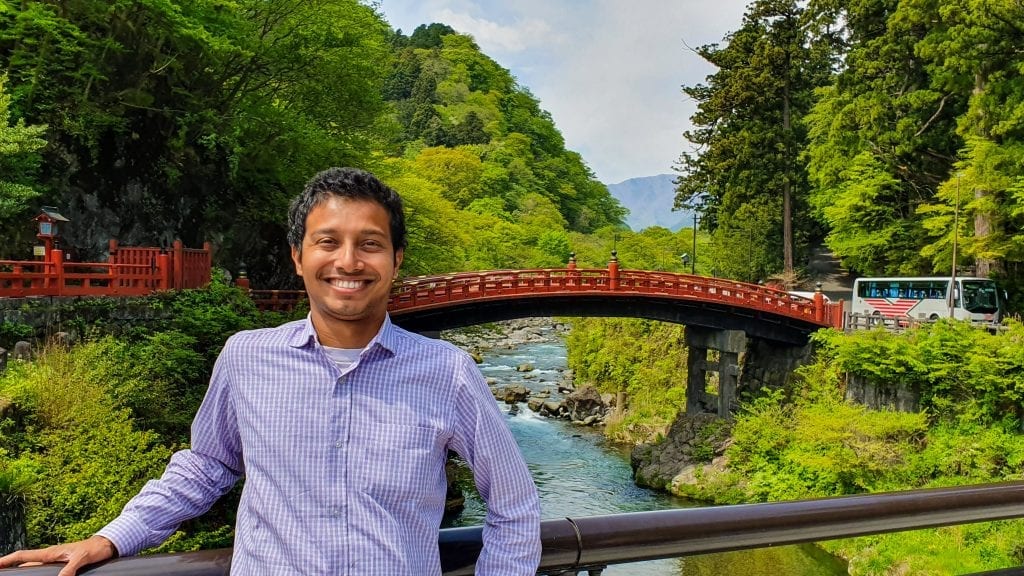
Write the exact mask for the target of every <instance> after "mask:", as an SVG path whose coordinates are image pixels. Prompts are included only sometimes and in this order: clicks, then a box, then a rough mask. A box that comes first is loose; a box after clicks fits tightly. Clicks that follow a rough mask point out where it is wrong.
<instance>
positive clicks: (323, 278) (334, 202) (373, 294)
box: [292, 196, 403, 348]
mask: <svg viewBox="0 0 1024 576" xmlns="http://www.w3.org/2000/svg"><path fill="white" fill-rule="evenodd" d="M402 255H403V254H402V251H401V250H398V251H397V252H396V251H395V250H394V246H393V245H392V243H391V228H390V219H389V217H388V211H387V210H386V209H385V208H384V207H383V206H381V205H380V204H377V203H376V202H373V201H369V200H353V199H348V198H339V197H337V196H332V197H331V198H330V199H328V200H326V201H325V202H323V203H321V204H320V205H318V206H316V207H315V208H313V209H312V210H311V211H310V212H309V216H307V217H306V235H305V236H304V237H303V238H302V251H301V252H299V251H297V250H296V249H295V248H294V247H293V248H292V260H293V261H294V262H295V272H296V273H297V274H298V275H299V276H302V280H303V282H304V283H305V285H306V293H307V294H308V295H309V307H310V311H311V313H312V316H313V325H314V326H315V327H316V329H317V332H318V333H319V335H320V338H321V341H322V342H323V343H324V344H327V345H333V346H339V347H345V348H347V347H357V346H362V345H365V343H366V342H361V343H353V342H333V343H332V340H336V339H337V338H342V339H347V335H352V334H360V335H366V338H365V339H366V341H369V338H372V337H373V335H374V334H376V331H377V330H378V329H379V328H380V325H381V323H382V322H383V321H384V316H385V314H386V311H387V304H388V296H389V295H390V293H391V283H392V281H393V280H394V279H395V277H396V276H397V275H398V267H399V266H400V265H401V263H402ZM325 332H326V333H325Z"/></svg>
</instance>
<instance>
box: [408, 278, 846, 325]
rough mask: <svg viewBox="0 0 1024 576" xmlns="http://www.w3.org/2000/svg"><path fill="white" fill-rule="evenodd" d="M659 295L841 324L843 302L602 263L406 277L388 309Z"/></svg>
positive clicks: (748, 285)
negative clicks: (568, 296) (549, 297)
mask: <svg viewBox="0 0 1024 576" xmlns="http://www.w3.org/2000/svg"><path fill="white" fill-rule="evenodd" d="M555 292H557V293H589V292H594V293H601V294H605V295H608V296H614V295H635V294H645V295H655V296H656V295H659V294H664V295H666V296H669V297H681V298H687V299H691V300H699V301H704V302H714V303H723V304H731V305H739V306H744V307H746V308H751V309H755V310H761V311H765V312H771V313H774V314H781V315H784V316H788V317H795V318H799V319H802V320H806V321H808V322H813V323H817V324H821V325H828V326H836V327H841V326H842V321H843V318H842V304H841V303H839V304H830V303H825V302H824V300H822V301H821V302H820V303H819V302H816V301H815V300H813V299H809V298H803V297H800V296H795V295H793V294H790V293H788V292H785V291H782V290H776V289H773V288H768V287H765V286H760V285H756V284H746V283H743V282H736V281H731V280H723V279H719V278H708V277H705V276H694V275H690V274H674V273H671V272H650V271H645V270H614V271H609V270H608V269H604V268H589V269H587V268H580V269H532V270H497V271H488V272H463V273H458V274H448V275H439V276H418V277H413V278H405V279H403V280H402V281H401V282H400V283H398V284H396V285H395V287H394V289H393V291H392V295H391V301H390V302H389V304H388V309H389V310H391V311H394V312H397V311H402V310H406V309H411V308H429V307H432V306H439V305H446V304H450V303H452V302H458V301H462V300H486V299H490V298H494V299H500V298H504V297H508V296H530V295H538V296H539V295H542V294H550V293H555Z"/></svg>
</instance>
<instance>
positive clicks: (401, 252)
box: [300, 248, 405, 280]
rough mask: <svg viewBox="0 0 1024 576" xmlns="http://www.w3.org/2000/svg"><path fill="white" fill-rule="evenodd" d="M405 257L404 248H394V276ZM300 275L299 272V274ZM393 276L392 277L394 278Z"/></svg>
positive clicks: (396, 275)
mask: <svg viewBox="0 0 1024 576" xmlns="http://www.w3.org/2000/svg"><path fill="white" fill-rule="evenodd" d="M404 257H405V249H404V248H399V249H398V250H395V278H398V269H399V268H401V267H402V258H404ZM300 275H301V274H300ZM395 278H392V280H394V279H395Z"/></svg>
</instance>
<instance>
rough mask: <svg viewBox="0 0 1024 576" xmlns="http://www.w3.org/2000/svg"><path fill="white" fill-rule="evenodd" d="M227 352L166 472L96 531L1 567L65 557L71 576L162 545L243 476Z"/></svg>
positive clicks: (66, 574)
mask: <svg viewBox="0 0 1024 576" xmlns="http://www.w3.org/2000/svg"><path fill="white" fill-rule="evenodd" d="M225 349H227V346H225ZM224 356H225V354H223V353H222V354H221V357H220V358H218V359H217V365H216V366H215V367H214V371H213V376H212V377H211V379H210V387H209V389H208V390H207V393H206V398H204V399H203V404H202V406H200V408H199V412H198V413H197V414H196V417H195V419H194V420H193V422H192V449H191V450H182V451H180V452H177V453H176V454H175V455H174V456H172V457H171V461H170V463H168V465H167V468H166V470H164V474H163V476H162V477H161V478H160V479H159V480H150V481H149V482H147V483H146V485H145V486H144V487H143V488H142V490H141V491H140V492H139V494H138V495H136V496H135V497H134V498H132V499H131V500H130V501H129V502H128V504H126V505H125V507H124V510H122V512H121V515H120V516H118V517H117V518H116V519H114V521H112V522H111V523H110V524H107V526H105V527H104V528H103V529H102V530H100V531H99V532H98V533H97V534H96V535H94V536H92V537H91V538H88V539H85V540H81V541H78V542H71V543H67V544H60V545H56V546H50V547H48V548H42V549H38V550H21V551H18V552H14V553H12V554H8V555H7V556H4V557H3V558H0V568H5V567H10V566H18V565H21V564H24V563H26V562H34V563H43V564H49V563H54V562H67V565H66V566H65V567H64V568H63V569H62V570H61V571H60V572H59V575H58V576H73V575H74V574H76V573H77V571H78V570H79V569H80V568H81V567H83V566H86V565H88V564H94V563H96V562H102V561H104V560H108V559H110V558H113V557H116V556H119V555H120V556H130V555H133V554H137V553H138V552H139V551H140V550H143V549H145V548H148V547H151V546H157V545H159V544H160V543H161V542H163V541H164V540H166V539H167V537H168V536H170V535H171V534H172V533H173V532H174V530H176V529H177V527H178V525H179V524H180V523H181V522H183V521H185V520H187V519H189V518H194V517H196V516H199V515H200V514H202V513H203V512H205V511H206V510H208V509H209V508H210V506H212V505H213V503H214V502H216V501H217V499H218V498H219V497H220V496H222V495H223V494H224V493H225V492H227V491H228V490H230V489H231V487H232V486H234V484H235V483H236V482H237V481H238V478H239V477H240V476H241V473H242V460H241V447H240V441H239V435H238V425H237V421H236V420H235V412H234V407H233V405H232V401H231V395H230V385H229V384H230V378H228V371H227V368H226V364H227V362H226V361H224Z"/></svg>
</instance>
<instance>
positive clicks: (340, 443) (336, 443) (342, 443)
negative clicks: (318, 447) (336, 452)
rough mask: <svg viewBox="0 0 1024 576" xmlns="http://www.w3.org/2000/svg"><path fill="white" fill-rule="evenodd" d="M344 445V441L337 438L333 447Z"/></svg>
mask: <svg viewBox="0 0 1024 576" xmlns="http://www.w3.org/2000/svg"><path fill="white" fill-rule="evenodd" d="M344 446H345V441H344V440H338V441H337V442H335V443H334V447H335V448H342V447H344Z"/></svg>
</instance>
